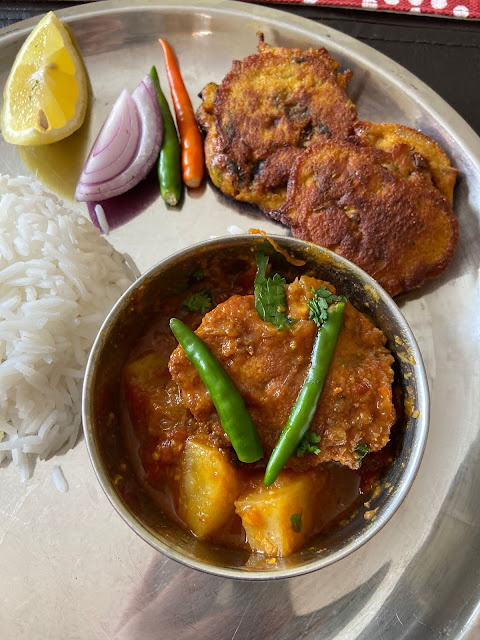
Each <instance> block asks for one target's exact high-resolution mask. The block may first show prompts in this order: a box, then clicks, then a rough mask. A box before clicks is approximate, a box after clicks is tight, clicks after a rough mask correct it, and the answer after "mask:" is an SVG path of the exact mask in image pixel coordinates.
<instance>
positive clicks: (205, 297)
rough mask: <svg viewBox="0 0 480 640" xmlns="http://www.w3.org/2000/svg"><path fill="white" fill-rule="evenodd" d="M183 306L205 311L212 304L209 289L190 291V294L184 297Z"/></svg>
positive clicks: (188, 308)
mask: <svg viewBox="0 0 480 640" xmlns="http://www.w3.org/2000/svg"><path fill="white" fill-rule="evenodd" d="M183 306H184V307H185V309H187V310H188V311H193V312H198V311H199V312H200V313H205V311H206V310H207V309H210V307H211V306H212V296H211V295H210V292H209V291H199V292H198V293H192V295H191V296H188V298H185V300H184V301H183Z"/></svg>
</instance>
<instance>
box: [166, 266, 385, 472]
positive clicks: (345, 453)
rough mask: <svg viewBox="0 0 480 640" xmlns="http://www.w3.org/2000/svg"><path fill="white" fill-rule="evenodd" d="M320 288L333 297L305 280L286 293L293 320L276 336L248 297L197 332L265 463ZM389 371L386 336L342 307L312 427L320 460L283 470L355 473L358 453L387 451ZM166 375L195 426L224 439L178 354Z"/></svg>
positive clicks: (307, 351)
mask: <svg viewBox="0 0 480 640" xmlns="http://www.w3.org/2000/svg"><path fill="white" fill-rule="evenodd" d="M322 284H324V285H326V286H328V288H329V289H330V290H332V291H334V289H333V287H331V285H329V284H328V283H324V282H321V281H319V280H316V279H315V278H311V277H307V276H302V277H301V278H300V280H295V281H294V282H293V283H292V284H289V285H287V287H286V290H287V301H288V309H289V315H290V316H291V317H293V318H295V319H296V320H297V322H295V323H294V324H293V325H291V327H290V328H289V329H288V330H284V331H279V330H278V328H277V327H276V326H274V325H273V324H270V323H268V322H264V321H263V320H261V318H260V316H259V315H258V313H257V311H256V310H255V298H254V296H253V295H247V296H232V297H231V298H229V299H228V300H226V301H225V302H223V303H221V304H219V305H218V306H217V307H216V308H215V309H213V310H212V311H210V312H209V313H207V314H206V315H205V316H204V318H203V320H202V323H201V325H200V327H199V328H198V329H197V330H196V333H197V335H198V336H200V338H201V339H202V340H203V341H204V342H205V344H206V345H207V347H208V348H209V349H210V350H211V351H212V353H213V354H214V355H215V356H216V357H217V359H218V360H219V362H220V363H221V365H222V366H223V367H224V369H225V370H226V371H227V373H228V375H229V376H230V378H231V379H232V381H233V382H234V384H235V386H236V387H237V389H238V390H239V392H240V393H241V395H242V397H243V399H244V401H245V405H246V407H247V409H248V411H249V413H250V415H251V416H252V420H253V422H254V424H255V426H256V427H257V429H258V433H259V435H260V438H261V440H262V445H263V448H264V452H265V456H266V457H268V456H269V454H270V453H271V452H272V450H273V449H274V447H275V445H276V444H277V442H278V439H279V437H280V434H281V432H282V430H283V428H284V426H285V424H286V422H287V419H288V416H289V414H290V411H291V409H292V407H293V405H294V403H295V401H296V398H297V396H298V393H299V391H300V388H301V387H302V385H303V382H304V380H305V376H306V374H307V370H308V368H309V364H310V358H311V354H312V349H313V343H314V341H315V336H316V333H317V327H316V325H315V324H314V322H312V321H311V320H309V319H308V313H309V309H308V306H307V304H306V301H307V299H308V298H311V297H312V296H313V294H312V292H311V289H312V287H314V288H315V289H316V288H318V287H319V286H321V285H322ZM392 363H393V357H392V355H391V353H390V352H389V351H388V349H386V347H385V336H384V334H383V333H382V332H381V331H380V330H379V329H377V328H376V327H374V326H373V324H372V323H371V322H370V320H368V318H366V317H365V316H364V315H363V314H362V313H360V312H359V311H357V310H356V309H355V308H354V307H353V306H352V305H350V304H348V303H347V304H346V307H345V316H344V324H343V327H342V330H341V332H340V335H339V338H338V342H337V345H336V347H335V352H334V356H333V359H332V362H331V364H330V368H329V372H328V375H327V378H326V380H325V384H324V387H323V390H322V395H321V398H320V401H319V404H318V407H317V410H316V413H315V416H314V418H313V421H312V423H311V425H310V429H311V430H312V431H314V432H315V433H317V434H318V435H320V436H321V440H320V443H319V445H318V447H319V449H320V453H319V454H318V455H315V454H313V453H307V454H306V455H305V456H303V457H296V456H292V457H291V458H290V460H289V462H288V463H287V466H288V467H290V468H293V469H295V470H298V471H299V470H303V469H307V468H309V467H313V466H316V465H318V464H320V463H322V462H328V461H332V460H334V461H337V462H340V463H341V464H344V465H347V466H349V467H351V468H352V469H358V468H359V466H360V460H359V456H358V453H357V452H356V451H355V447H357V446H358V445H359V444H366V445H368V447H369V451H378V450H380V449H381V448H382V447H384V446H385V445H386V444H387V442H388V441H389V437H390V429H391V427H392V426H393V424H394V421H395V409H394V407H393V403H392V383H393V370H392V367H391V365H392ZM169 370H170V373H171V375H172V378H173V380H174V381H175V382H176V383H177V384H178V386H179V387H180V389H181V392H182V398H183V402H184V404H185V406H186V407H187V408H188V409H189V410H190V411H191V412H192V413H193V415H194V417H195V419H196V420H197V421H198V424H199V425H202V424H203V425H210V426H209V429H208V430H209V431H210V432H211V433H218V434H220V433H222V434H223V433H224V432H223V428H222V426H221V424H220V421H219V418H218V414H217V412H216V410H215V407H214V405H213V402H212V400H211V398H210V395H209V393H208V392H207V389H206V387H205V385H204V384H203V382H202V380H201V378H200V376H199V374H198V373H197V371H196V369H195V368H194V366H193V365H192V364H191V363H190V362H189V360H188V359H187V357H186V356H185V352H184V351H183V349H182V348H181V347H177V348H176V349H175V351H174V352H173V354H172V355H171V357H170V362H169Z"/></svg>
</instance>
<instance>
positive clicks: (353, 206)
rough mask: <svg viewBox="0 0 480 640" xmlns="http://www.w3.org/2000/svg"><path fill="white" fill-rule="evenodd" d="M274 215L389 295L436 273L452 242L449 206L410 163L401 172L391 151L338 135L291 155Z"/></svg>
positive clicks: (445, 261) (454, 230)
mask: <svg viewBox="0 0 480 640" xmlns="http://www.w3.org/2000/svg"><path fill="white" fill-rule="evenodd" d="M404 159H405V157H404ZM407 169H408V170H407ZM406 176H408V177H406ZM276 216H277V218H279V219H280V220H281V221H282V222H284V224H287V225H288V226H290V227H291V228H292V231H293V235H294V236H295V237H297V238H302V239H304V240H309V241H311V242H315V243H316V244H319V245H321V246H323V247H326V248H327V249H331V250H333V251H335V252H336V253H338V254H340V255H342V256H344V257H345V258H347V259H348V260H351V261H352V262H354V263H355V264H357V265H358V266H359V267H361V268H362V269H364V270H365V271H366V272H367V273H369V274H370V275H371V276H373V277H374V278H375V280H377V281H378V282H379V283H380V284H381V285H382V286H383V287H384V289H385V290H386V291H387V292H388V293H390V295H392V296H394V295H397V294H399V293H401V292H403V291H407V290H409V289H412V288H413V287H416V286H418V285H420V284H421V283H422V282H423V281H424V280H425V279H426V278H434V277H436V276H438V275H439V274H440V273H441V272H442V271H443V270H444V269H445V268H446V267H447V265H448V264H449V262H450V260H451V259H452V257H453V254H454V251H455V246H456V244H457V240H458V223H457V220H456V218H455V216H454V214H453V211H452V210H451V208H450V205H449V204H448V202H447V201H446V199H445V198H444V197H443V196H442V195H441V194H440V193H439V191H438V190H437V189H436V188H435V187H433V186H432V185H431V184H430V182H429V179H428V177H427V178H425V175H424V172H423V171H421V170H416V167H415V163H414V162H413V160H412V161H411V164H410V166H409V167H407V166H406V165H405V166H403V167H402V169H401V170H400V169H399V168H398V167H397V166H396V164H395V162H394V158H393V156H392V154H390V153H387V152H385V151H382V150H381V149H375V148H371V147H360V146H357V145H354V144H351V143H348V142H342V141H339V140H325V141H324V142H319V143H317V144H315V145H314V146H312V147H310V148H309V149H308V150H306V151H305V152H304V153H303V154H302V155H301V156H300V157H299V158H298V160H297V162H296V163H295V166H294V167H293V169H292V173H291V175H290V180H289V183H288V194H287V200H286V202H285V204H284V206H283V207H282V209H281V210H280V211H279V212H277V213H276Z"/></svg>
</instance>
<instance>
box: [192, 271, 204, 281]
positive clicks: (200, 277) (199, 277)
mask: <svg viewBox="0 0 480 640" xmlns="http://www.w3.org/2000/svg"><path fill="white" fill-rule="evenodd" d="M204 277H205V276H204V275H203V269H195V271H194V272H193V273H192V278H193V280H196V281H197V282H200V280H203V279H204Z"/></svg>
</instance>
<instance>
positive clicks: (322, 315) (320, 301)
mask: <svg viewBox="0 0 480 640" xmlns="http://www.w3.org/2000/svg"><path fill="white" fill-rule="evenodd" d="M312 293H313V298H312V299H311V300H308V301H307V304H308V306H309V308H310V315H309V319H310V320H313V322H315V324H316V325H317V327H321V326H322V324H323V323H324V322H325V320H326V319H327V309H328V307H329V306H330V305H331V304H333V303H334V302H346V301H347V299H346V298H345V297H344V296H336V295H335V294H333V293H332V292H331V291H329V290H328V289H327V287H325V286H323V285H322V286H321V287H319V288H318V289H314V288H313V287H312Z"/></svg>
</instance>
